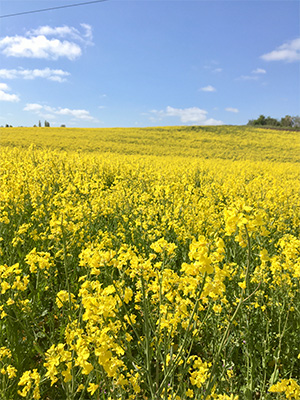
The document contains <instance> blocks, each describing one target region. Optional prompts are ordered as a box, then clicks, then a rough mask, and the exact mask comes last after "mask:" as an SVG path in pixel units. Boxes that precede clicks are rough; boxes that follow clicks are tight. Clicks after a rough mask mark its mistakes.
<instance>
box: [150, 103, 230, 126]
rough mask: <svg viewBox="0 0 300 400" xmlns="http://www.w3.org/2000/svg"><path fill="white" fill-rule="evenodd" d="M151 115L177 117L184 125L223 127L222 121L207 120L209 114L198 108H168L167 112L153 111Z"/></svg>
mask: <svg viewBox="0 0 300 400" xmlns="http://www.w3.org/2000/svg"><path fill="white" fill-rule="evenodd" d="M151 113H153V114H155V115H156V116H158V117H160V118H164V117H177V118H179V120H180V122H182V123H184V124H195V125H222V124H223V122H222V121H218V120H215V119H213V118H207V114H208V112H207V111H206V110H202V109H201V108H198V107H190V108H174V107H170V106H168V107H166V109H165V110H152V111H151Z"/></svg>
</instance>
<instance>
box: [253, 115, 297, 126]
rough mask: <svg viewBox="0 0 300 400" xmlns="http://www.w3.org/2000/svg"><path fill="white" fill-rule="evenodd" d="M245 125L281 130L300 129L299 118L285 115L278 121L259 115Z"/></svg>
mask: <svg viewBox="0 0 300 400" xmlns="http://www.w3.org/2000/svg"><path fill="white" fill-rule="evenodd" d="M247 125H250V126H274V127H282V128H300V117H299V116H298V115H297V116H295V117H291V116H290V115H286V116H285V117H282V118H281V119H280V120H278V119H276V118H272V117H265V116H264V115H260V116H259V117H258V118H257V119H250V120H249V121H248V124H247Z"/></svg>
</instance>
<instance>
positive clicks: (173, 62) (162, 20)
mask: <svg viewBox="0 0 300 400" xmlns="http://www.w3.org/2000/svg"><path fill="white" fill-rule="evenodd" d="M84 1H87V0H72V1H68V0H61V1H55V0H53V1H48V0H44V1H16V0H1V2H0V15H7V14H12V13H19V12H23V11H24V12H26V11H31V10H37V9H43V8H50V7H60V6H62V5H68V4H74V3H82V2H84ZM299 12H300V2H299V1H298V0H297V1H271V0H268V1H255V0H251V1H243V0H240V1H233V0H232V1H225V0H223V1H213V0H210V1H184V0H182V1H168V0H167V1H159V0H157V1H155V0H152V1H144V0H135V1H127V0H119V1H116V0H107V1H104V2H102V3H97V4H90V5H85V6H80V7H74V8H64V9H58V10H53V11H47V12H41V13H34V14H26V15H20V16H15V17H9V18H2V19H0V125H5V124H11V125H13V126H19V125H22V126H32V125H33V124H38V121H39V120H41V121H42V124H43V123H44V120H45V119H46V120H47V121H49V122H50V124H51V126H60V125H61V124H66V125H67V126H69V127H73V126H74V127H115V126H120V127H135V126H137V127H139V126H142V127H143V126H159V125H218V124H233V125H236V124H237V125H241V124H246V123H247V122H248V120H249V119H253V118H257V117H258V116H259V115H260V114H264V115H266V116H268V115H270V116H272V117H275V118H281V117H282V116H285V115H286V114H289V115H299V110H300V74H299V62H300V29H299V21H300V19H299V15H300V14H299Z"/></svg>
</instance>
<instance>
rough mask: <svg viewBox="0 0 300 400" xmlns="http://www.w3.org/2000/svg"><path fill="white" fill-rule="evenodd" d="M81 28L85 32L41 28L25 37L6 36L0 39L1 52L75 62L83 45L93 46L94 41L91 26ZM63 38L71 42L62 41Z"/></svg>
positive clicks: (69, 29) (16, 55)
mask: <svg viewBox="0 0 300 400" xmlns="http://www.w3.org/2000/svg"><path fill="white" fill-rule="evenodd" d="M81 26H82V28H83V32H80V31H79V30H77V29H76V28H74V27H70V26H62V27H54V28H52V27H50V26H41V27H39V28H37V29H34V30H31V31H28V32H27V33H26V34H25V35H24V36H20V35H15V36H6V37H4V38H1V39H0V51H1V52H2V53H3V54H4V55H6V56H7V57H24V58H41V59H50V60H57V59H58V58H60V57H66V58H68V59H69V60H75V59H76V58H78V57H80V56H81V54H82V49H81V45H82V44H91V41H92V28H91V27H90V25H87V24H81ZM53 36H54V38H53ZM49 37H50V38H49ZM61 38H68V39H69V40H61Z"/></svg>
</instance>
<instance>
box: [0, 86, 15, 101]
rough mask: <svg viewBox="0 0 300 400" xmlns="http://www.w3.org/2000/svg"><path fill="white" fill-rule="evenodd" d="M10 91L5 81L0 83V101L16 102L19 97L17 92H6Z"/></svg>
mask: <svg viewBox="0 0 300 400" xmlns="http://www.w3.org/2000/svg"><path fill="white" fill-rule="evenodd" d="M9 91H10V87H9V86H8V85H7V84H6V83H0V101H10V102H17V101H20V98H19V96H18V95H17V94H10V93H7V92H9Z"/></svg>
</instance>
